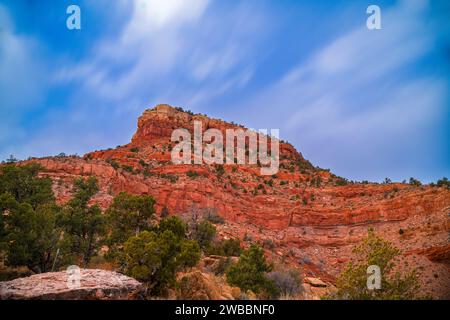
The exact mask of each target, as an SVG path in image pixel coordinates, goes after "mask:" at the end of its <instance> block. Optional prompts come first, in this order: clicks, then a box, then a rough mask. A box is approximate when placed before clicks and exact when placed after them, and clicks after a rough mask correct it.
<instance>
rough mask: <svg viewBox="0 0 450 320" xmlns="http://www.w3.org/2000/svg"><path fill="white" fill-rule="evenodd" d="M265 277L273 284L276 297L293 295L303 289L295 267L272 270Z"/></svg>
mask: <svg viewBox="0 0 450 320" xmlns="http://www.w3.org/2000/svg"><path fill="white" fill-rule="evenodd" d="M267 278H268V279H269V280H271V281H273V283H274V284H275V287H276V289H277V290H276V293H275V297H276V298H278V297H280V296H285V297H286V296H295V295H297V294H299V293H300V292H301V291H302V289H303V287H302V279H301V276H300V273H299V272H298V271H297V270H295V269H290V270H278V271H272V272H270V273H269V274H267Z"/></svg>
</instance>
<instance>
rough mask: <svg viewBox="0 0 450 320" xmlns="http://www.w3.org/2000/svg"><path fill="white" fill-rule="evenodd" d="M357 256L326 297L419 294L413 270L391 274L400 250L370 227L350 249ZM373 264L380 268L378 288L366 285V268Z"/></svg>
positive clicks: (413, 296) (384, 297) (410, 296)
mask: <svg viewBox="0 0 450 320" xmlns="http://www.w3.org/2000/svg"><path fill="white" fill-rule="evenodd" d="M353 252H354V254H355V255H356V257H355V259H354V261H352V262H350V263H349V264H348V265H347V267H346V268H345V269H344V270H343V271H342V272H341V274H340V275H339V277H338V279H337V281H336V287H337V292H336V293H335V294H332V295H330V296H328V297H326V298H331V299H339V300H341V299H346V300H347V299H350V300H402V299H406V300H410V299H418V298H423V297H421V296H420V292H421V291H420V285H419V282H418V279H417V273H416V271H415V270H412V271H411V272H408V273H406V274H403V275H402V274H400V273H399V272H396V273H394V272H393V270H394V269H395V258H396V257H398V256H399V255H400V250H399V249H397V248H395V247H394V246H393V245H392V244H391V243H390V242H388V241H387V240H384V239H382V238H380V237H378V236H376V235H375V233H374V231H373V230H372V229H369V233H368V236H367V237H366V238H365V239H363V241H362V242H361V244H359V245H358V246H357V247H355V248H354V250H353ZM372 265H376V266H378V267H379V268H380V271H381V275H382V277H381V289H378V290H369V289H368V288H367V269H368V267H369V266H372Z"/></svg>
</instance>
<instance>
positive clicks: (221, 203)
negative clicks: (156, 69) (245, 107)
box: [31, 105, 450, 297]
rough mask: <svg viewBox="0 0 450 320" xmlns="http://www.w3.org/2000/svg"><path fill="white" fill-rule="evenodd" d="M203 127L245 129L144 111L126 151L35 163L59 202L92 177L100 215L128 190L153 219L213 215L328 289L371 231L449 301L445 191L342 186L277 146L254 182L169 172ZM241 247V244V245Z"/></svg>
mask: <svg viewBox="0 0 450 320" xmlns="http://www.w3.org/2000/svg"><path fill="white" fill-rule="evenodd" d="M195 120H198V121H201V122H202V124H203V126H202V127H203V130H206V129H209V128H215V129H219V130H220V131H222V132H224V131H225V130H226V129H232V128H242V127H241V126H238V125H236V124H231V123H227V122H224V121H222V120H217V119H210V118H208V117H206V116H204V115H193V114H191V113H189V112H184V111H182V110H180V109H177V108H172V107H170V106H168V105H160V106H157V107H155V108H154V109H150V110H146V111H145V112H144V113H143V115H142V116H141V117H140V118H139V121H138V128H137V131H136V133H135V134H134V136H133V138H132V140H131V142H130V144H127V145H124V146H120V147H117V148H115V149H109V150H102V151H95V152H92V153H88V154H86V155H85V156H84V157H83V158H78V157H60V158H58V157H52V158H42V159H33V160H31V161H34V162H38V163H40V164H41V165H42V166H43V167H45V168H46V172H44V173H42V174H43V175H46V176H49V177H51V178H52V179H53V181H54V186H53V188H54V191H55V194H56V196H57V199H58V201H60V202H65V201H67V200H68V199H69V198H70V196H71V189H72V183H73V180H74V179H75V178H79V177H87V176H90V175H93V176H96V177H97V178H98V180H99V184H100V192H99V193H98V194H97V196H96V197H95V198H94V200H93V201H94V202H96V203H98V204H99V205H100V206H102V207H103V208H106V207H107V206H108V205H109V204H110V202H111V200H112V199H113V197H114V196H115V195H116V194H117V193H119V192H121V191H126V192H129V193H134V194H149V195H152V196H153V197H154V198H155V199H156V209H157V212H161V210H162V209H163V208H167V210H168V212H169V214H183V213H185V212H187V211H190V210H194V209H195V210H201V209H208V210H214V211H215V212H217V214H219V215H220V216H222V217H223V218H224V219H225V220H226V223H225V224H224V225H220V226H219V233H220V235H221V236H222V237H240V238H241V239H244V238H245V239H246V240H247V242H249V241H262V242H266V243H269V242H270V243H272V245H271V246H267V247H266V249H267V250H266V252H267V254H268V255H271V256H272V257H274V258H279V259H282V260H283V261H287V262H288V263H290V264H292V265H294V266H296V267H301V268H302V269H303V270H304V273H305V274H304V275H305V276H312V277H319V278H321V279H322V280H325V281H328V282H332V281H334V279H335V277H336V275H337V274H338V273H339V271H340V270H342V268H343V267H344V266H345V265H346V263H347V262H348V261H349V259H350V258H351V257H352V248H353V247H354V245H355V244H357V243H358V242H359V241H360V240H361V239H362V238H363V237H364V236H365V235H366V234H367V229H368V228H369V227H372V228H374V229H375V231H376V232H377V233H379V234H380V235H382V236H383V237H384V238H386V239H388V240H390V241H392V242H393V243H394V244H395V245H396V246H398V247H399V248H400V249H402V251H403V252H404V259H405V267H406V263H409V266H414V267H416V268H418V269H419V272H421V273H423V275H424V276H423V277H422V278H423V279H424V283H423V285H424V288H425V290H426V293H428V294H431V295H433V296H435V297H449V294H450V271H449V269H450V261H449V258H448V257H449V252H450V247H449V231H450V220H449V213H450V190H449V189H447V188H444V187H431V186H412V185H408V184H401V183H390V184H375V183H348V182H346V181H345V180H344V179H342V178H340V177H337V176H335V175H334V174H332V173H331V172H329V170H323V169H320V168H317V167H314V166H312V165H311V163H310V162H309V161H307V160H306V159H304V157H303V156H302V154H301V153H299V152H297V151H296V150H295V148H294V147H293V146H292V145H290V144H288V143H285V142H281V143H280V171H279V172H278V173H277V174H276V175H275V176H261V175H260V170H259V169H260V168H259V167H258V165H224V166H223V167H220V166H217V165H206V164H203V165H174V164H173V163H172V162H171V161H170V150H172V148H173V146H174V143H172V142H171V141H170V138H171V133H172V131H173V130H174V129H177V128H186V129H188V130H189V131H191V132H192V130H193V121H195ZM244 243H245V241H244Z"/></svg>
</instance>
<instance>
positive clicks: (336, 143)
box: [241, 1, 448, 179]
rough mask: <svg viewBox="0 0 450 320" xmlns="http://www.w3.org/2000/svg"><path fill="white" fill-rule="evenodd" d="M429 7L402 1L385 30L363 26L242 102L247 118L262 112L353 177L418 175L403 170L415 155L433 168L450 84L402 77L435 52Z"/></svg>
mask: <svg viewBox="0 0 450 320" xmlns="http://www.w3.org/2000/svg"><path fill="white" fill-rule="evenodd" d="M426 4H427V3H426V2H424V1H415V2H414V1H408V2H400V3H399V4H398V5H396V6H395V7H393V8H391V9H384V10H382V21H383V29H382V30H374V31H369V30H368V29H367V28H365V24H363V23H362V24H361V27H359V28H357V29H354V30H350V31H349V32H348V33H347V34H344V35H342V36H341V37H339V38H337V39H335V40H334V41H332V42H331V43H329V44H327V45H326V46H324V47H323V48H322V49H321V50H318V51H317V52H316V53H315V54H314V55H312V56H311V57H310V58H309V59H307V60H306V61H303V62H302V63H300V64H299V65H297V66H296V67H295V68H293V69H291V70H290V71H289V72H287V73H286V74H285V75H284V76H283V77H282V78H281V79H280V80H279V82H277V83H275V84H274V85H272V86H270V87H268V88H265V89H264V90H262V91H261V92H260V93H259V94H257V95H256V96H255V97H253V98H251V99H250V100H248V101H244V102H242V104H241V106H242V108H244V107H245V108H246V109H247V112H248V115H247V117H248V118H249V119H253V114H255V113H256V112H257V113H258V114H259V115H261V118H260V119H259V121H260V123H261V124H262V125H264V124H268V125H270V126H272V127H273V126H278V127H279V128H281V135H282V136H283V135H284V137H285V138H286V137H289V139H290V140H291V141H292V142H294V143H296V145H297V146H298V147H299V148H300V149H301V151H302V152H304V153H306V155H307V156H312V157H313V158H312V159H311V160H313V162H315V163H317V164H320V165H322V166H326V167H332V168H333V169H334V170H335V171H336V172H337V173H338V174H342V175H346V176H348V177H351V178H355V177H356V178H362V179H364V178H372V177H377V176H380V175H382V174H383V170H386V168H387V167H382V166H380V164H381V163H390V165H389V170H390V172H389V174H390V175H391V177H398V176H400V175H401V174H404V171H403V170H405V168H408V169H412V168H409V167H408V166H406V165H405V163H408V158H409V157H410V156H411V155H412V154H420V158H421V159H417V161H416V163H418V165H419V166H420V165H422V166H428V165H429V164H430V162H432V158H433V157H437V156H438V153H439V151H438V150H436V149H435V148H436V147H435V146H436V144H427V143H426V141H427V139H430V136H431V135H432V133H433V129H434V128H433V125H434V124H435V123H436V122H438V121H439V119H440V118H442V117H443V116H445V104H446V102H448V96H447V94H446V89H445V88H446V86H448V83H447V82H446V81H445V80H444V79H442V78H440V77H437V76H435V75H427V74H423V75H422V74H411V75H407V73H405V72H404V71H405V68H406V69H408V67H410V66H411V65H412V64H415V63H418V61H420V59H421V58H422V57H424V56H425V55H427V54H428V53H430V51H431V50H433V41H434V37H435V34H434V33H433V32H432V31H431V30H429V29H428V28H427V24H426V23H427V22H426V19H425V18H424V12H425V11H426V9H427V7H426ZM409 70H411V69H409ZM274 109H275V110H276V113H274ZM265 114H267V116H266V117H265V116H264V115H265ZM414 169H417V168H414ZM422 169H423V168H422ZM377 170H378V171H377ZM396 170H397V171H396ZM422 172H423V171H422ZM411 174H412V173H411ZM364 175H366V176H365V177H364ZM368 175H370V176H368Z"/></svg>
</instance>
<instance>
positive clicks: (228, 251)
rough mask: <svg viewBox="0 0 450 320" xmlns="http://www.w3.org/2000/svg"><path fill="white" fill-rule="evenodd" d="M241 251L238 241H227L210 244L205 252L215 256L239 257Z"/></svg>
mask: <svg viewBox="0 0 450 320" xmlns="http://www.w3.org/2000/svg"><path fill="white" fill-rule="evenodd" d="M241 251H242V249H241V241H239V239H227V240H222V241H219V242H216V243H212V244H211V245H210V246H209V247H208V248H207V250H206V252H207V254H209V255H217V256H239V255H240V254H241Z"/></svg>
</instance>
